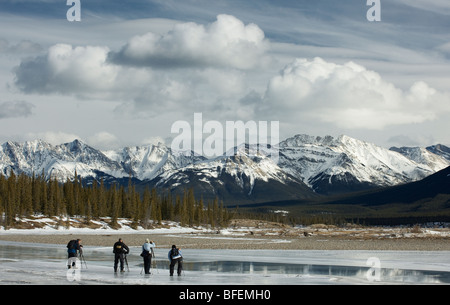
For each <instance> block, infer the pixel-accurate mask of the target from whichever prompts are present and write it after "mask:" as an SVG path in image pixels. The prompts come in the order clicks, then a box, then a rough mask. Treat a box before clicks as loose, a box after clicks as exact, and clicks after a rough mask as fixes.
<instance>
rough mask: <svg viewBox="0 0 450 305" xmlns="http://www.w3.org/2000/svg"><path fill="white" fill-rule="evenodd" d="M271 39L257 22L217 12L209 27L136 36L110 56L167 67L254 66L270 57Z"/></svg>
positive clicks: (180, 26)
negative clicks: (215, 18)
mask: <svg viewBox="0 0 450 305" xmlns="http://www.w3.org/2000/svg"><path fill="white" fill-rule="evenodd" d="M268 45H269V43H268V41H267V40H266V39H265V37H264V32H263V31H262V30H261V29H260V28H259V27H258V26H257V25H255V24H253V23H251V24H248V25H245V24H244V23H243V22H242V21H241V20H239V19H237V18H236V17H234V16H230V15H218V16H217V20H216V21H215V22H213V23H211V24H209V25H207V26H204V25H201V24H197V23H193V22H189V23H182V24H177V25H175V26H174V28H173V29H172V30H171V31H170V32H168V33H167V34H165V35H159V34H155V33H147V34H145V35H141V36H135V37H133V38H132V39H131V40H130V41H129V42H128V43H127V44H126V45H125V46H124V47H123V48H122V50H121V51H120V52H118V53H111V59H112V60H113V61H114V62H117V63H121V64H129V65H137V66H151V67H155V68H167V67H177V68H186V67H198V66H200V67H204V66H206V67H211V66H213V67H216V66H219V67H232V68H237V69H251V68H255V67H258V66H260V65H261V64H264V61H266V60H267V57H266V54H265V53H266V51H267V49H268Z"/></svg>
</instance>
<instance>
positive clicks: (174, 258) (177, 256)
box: [168, 245, 183, 276]
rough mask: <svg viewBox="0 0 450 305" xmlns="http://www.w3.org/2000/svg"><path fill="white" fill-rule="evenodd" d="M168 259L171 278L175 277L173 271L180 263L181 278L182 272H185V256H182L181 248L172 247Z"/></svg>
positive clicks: (178, 271)
mask: <svg viewBox="0 0 450 305" xmlns="http://www.w3.org/2000/svg"><path fill="white" fill-rule="evenodd" d="M168 257H169V261H170V276H173V271H174V268H175V264H176V263H178V270H177V273H178V276H180V275H181V271H182V270H183V256H182V255H181V250H180V248H177V246H175V245H172V249H170V251H169V254H168Z"/></svg>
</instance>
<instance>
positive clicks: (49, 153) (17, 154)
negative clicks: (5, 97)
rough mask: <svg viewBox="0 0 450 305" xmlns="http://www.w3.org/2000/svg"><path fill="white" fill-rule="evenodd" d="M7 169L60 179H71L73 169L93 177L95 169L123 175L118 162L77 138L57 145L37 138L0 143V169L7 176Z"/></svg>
mask: <svg viewBox="0 0 450 305" xmlns="http://www.w3.org/2000/svg"><path fill="white" fill-rule="evenodd" d="M11 169H12V170H13V171H14V172H15V173H16V174H20V173H25V174H27V175H32V174H33V173H34V174H35V175H41V174H42V173H44V175H45V177H47V178H50V177H53V178H57V179H58V180H59V181H61V182H62V181H65V180H66V179H67V178H70V179H71V178H73V177H74V174H75V172H77V175H79V176H81V177H88V176H93V177H95V176H96V175H97V174H96V172H97V171H101V172H103V173H105V174H107V175H111V176H114V177H122V176H126V175H127V174H126V172H124V171H123V169H122V168H121V166H120V164H118V163H117V162H114V161H113V160H111V159H109V158H108V157H106V156H105V155H104V154H103V153H102V152H100V151H99V150H96V149H94V148H92V147H90V146H88V145H86V144H85V143H83V142H81V141H79V140H75V141H73V142H70V143H65V144H61V145H57V146H53V145H51V144H49V143H46V142H44V141H40V140H35V141H29V142H25V143H23V144H20V143H16V142H6V143H4V144H2V145H1V146H0V170H1V172H2V173H3V174H4V175H6V176H8V175H9V173H10V170H11Z"/></svg>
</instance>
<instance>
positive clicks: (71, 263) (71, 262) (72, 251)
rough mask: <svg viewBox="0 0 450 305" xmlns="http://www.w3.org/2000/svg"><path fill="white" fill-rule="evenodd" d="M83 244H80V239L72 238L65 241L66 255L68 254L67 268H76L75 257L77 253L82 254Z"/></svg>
mask: <svg viewBox="0 0 450 305" xmlns="http://www.w3.org/2000/svg"><path fill="white" fill-rule="evenodd" d="M82 248H83V245H82V244H81V239H76V240H75V239H73V240H71V241H69V242H68V243H67V255H68V264H67V268H68V269H71V268H76V264H75V262H76V259H75V258H77V257H78V253H80V255H83V249H82Z"/></svg>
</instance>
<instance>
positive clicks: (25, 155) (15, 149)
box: [0, 135, 450, 196]
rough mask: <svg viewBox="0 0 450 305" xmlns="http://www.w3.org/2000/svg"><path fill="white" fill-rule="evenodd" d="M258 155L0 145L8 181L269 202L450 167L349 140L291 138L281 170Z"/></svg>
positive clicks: (424, 152) (412, 152) (244, 150)
mask: <svg viewBox="0 0 450 305" xmlns="http://www.w3.org/2000/svg"><path fill="white" fill-rule="evenodd" d="M256 148H257V147H250V146H248V145H242V146H240V147H238V149H237V151H236V152H235V153H234V154H231V155H230V153H229V152H228V153H227V154H225V155H224V156H220V157H217V158H213V159H206V158H204V157H202V156H197V155H194V154H193V153H192V154H191V155H188V156H186V155H185V154H178V153H174V152H172V150H171V149H170V148H169V147H167V146H166V145H164V144H161V143H160V144H158V145H145V146H135V147H125V148H123V149H120V150H116V151H106V152H101V151H99V150H97V149H95V148H93V147H91V146H89V145H87V144H86V143H83V142H82V141H79V140H75V141H73V142H70V143H64V144H60V145H56V146H53V145H51V144H49V143H46V142H44V141H40V140H35V141H29V142H24V143H16V142H6V143H3V144H2V145H1V146H0V172H1V173H3V174H4V175H6V176H8V175H9V172H10V171H11V170H13V171H14V172H15V173H16V174H20V173H25V174H27V175H32V174H33V173H34V174H36V175H40V174H41V173H42V172H43V173H44V175H45V176H46V177H47V178H49V177H56V178H57V179H58V180H59V181H65V180H66V179H67V178H69V179H72V178H73V176H74V174H75V172H76V173H77V174H78V175H79V176H81V177H90V178H94V179H98V178H99V177H107V178H108V181H110V182H113V181H114V179H116V180H117V179H122V178H127V177H129V176H130V175H131V177H132V178H134V179H137V180H139V181H147V182H148V181H151V183H152V184H153V185H156V186H161V187H165V188H166V187H170V188H174V187H179V186H186V185H188V184H190V185H193V184H196V185H201V187H202V189H204V190H212V191H216V192H217V190H214V188H216V189H217V188H222V192H227V193H230V194H231V193H232V192H233V191H235V192H242V194H245V195H246V196H251V195H254V194H255V192H258V193H259V194H262V193H261V192H262V191H266V193H265V194H266V195H267V192H268V191H269V189H270V190H271V191H272V192H275V193H276V192H278V193H281V192H287V193H288V192H291V191H292V190H293V188H292V187H291V186H294V185H295V187H296V188H297V189H298V190H302V191H303V190H304V189H303V186H304V184H306V185H308V186H309V187H310V188H312V189H313V190H314V191H316V192H317V193H321V194H330V193H337V192H348V191H351V190H359V189H366V188H371V187H375V186H390V185H395V184H399V183H405V182H410V181H415V180H419V179H421V178H424V177H426V176H428V175H430V174H432V173H435V172H436V171H439V170H440V169H443V168H445V167H447V166H449V165H450V160H447V159H445V156H444V155H443V156H439V155H436V154H434V153H433V152H432V150H431V149H430V148H427V149H422V148H402V149H397V150H398V151H393V150H389V149H386V148H382V147H379V146H377V145H375V144H371V143H367V142H364V141H360V140H357V139H353V138H351V137H348V136H344V135H343V136H340V137H338V138H333V137H331V136H325V137H314V136H308V135H296V136H293V137H291V138H288V139H286V140H285V141H282V142H281V143H280V144H279V162H278V163H277V162H275V161H274V160H272V159H271V158H270V157H269V155H268V153H269V154H270V149H268V150H267V151H268V153H267V151H266V152H261V151H257V150H256ZM434 149H435V151H437V152H441V153H442V154H445V153H446V149H448V148H446V147H445V146H439V145H436V146H434ZM269 184H272V185H276V187H272V188H269V187H268V185H269ZM288 185H289V188H286V187H285V186H288ZM255 188H256V189H257V190H256V191H255ZM264 188H266V189H265V190H264ZM305 193H306V192H305Z"/></svg>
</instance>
